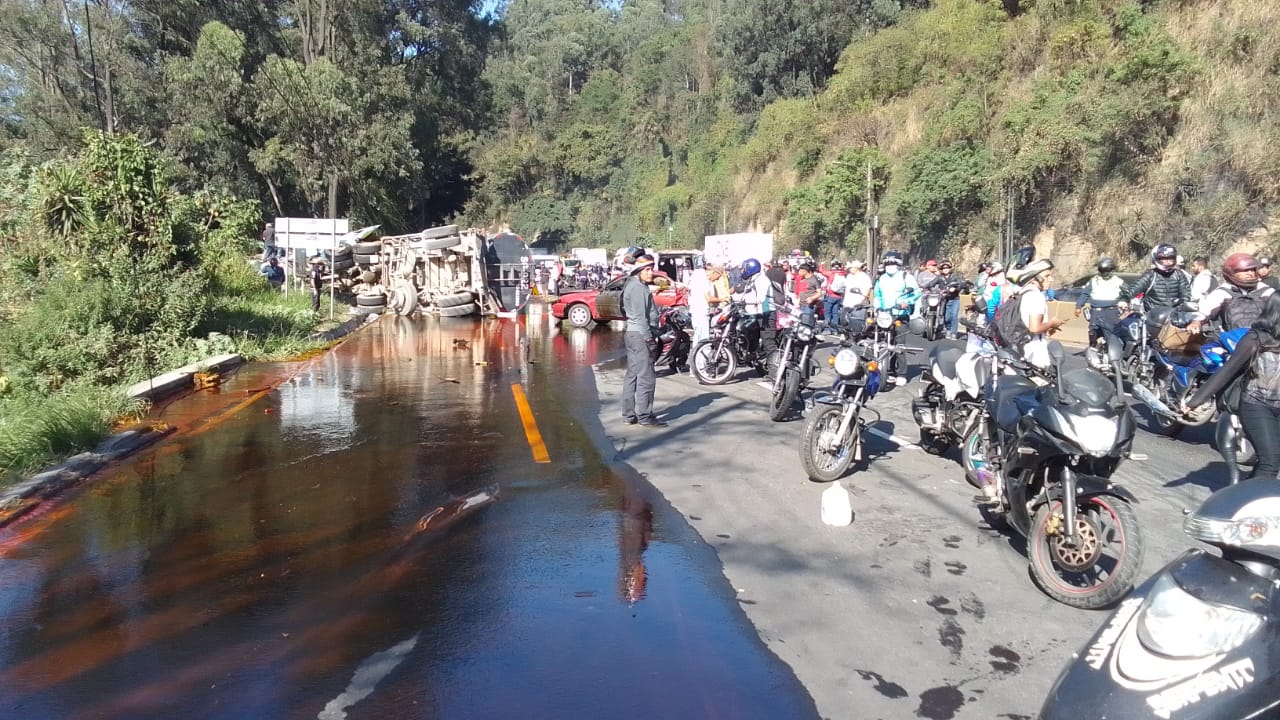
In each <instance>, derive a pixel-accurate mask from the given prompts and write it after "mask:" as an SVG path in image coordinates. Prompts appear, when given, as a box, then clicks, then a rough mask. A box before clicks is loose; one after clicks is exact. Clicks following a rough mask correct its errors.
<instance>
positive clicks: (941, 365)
mask: <svg viewBox="0 0 1280 720" xmlns="http://www.w3.org/2000/svg"><path fill="white" fill-rule="evenodd" d="M963 354H964V350H963V349H962V348H958V347H954V346H945V345H940V346H938V347H935V348H934V349H933V350H932V351H930V353H929V364H930V365H932V366H933V367H934V368H936V369H937V370H936V372H938V373H941V374H942V375H943V376H945V377H948V378H955V376H956V361H958V360H959V359H960V356H961V355H963Z"/></svg>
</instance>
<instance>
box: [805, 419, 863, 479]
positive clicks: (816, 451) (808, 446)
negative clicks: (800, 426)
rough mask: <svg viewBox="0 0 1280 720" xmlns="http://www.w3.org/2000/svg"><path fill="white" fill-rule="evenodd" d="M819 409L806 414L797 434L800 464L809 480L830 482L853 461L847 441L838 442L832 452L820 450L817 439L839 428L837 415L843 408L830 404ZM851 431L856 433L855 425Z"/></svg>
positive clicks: (838, 477)
mask: <svg viewBox="0 0 1280 720" xmlns="http://www.w3.org/2000/svg"><path fill="white" fill-rule="evenodd" d="M818 407H819V408H821V409H820V410H817V411H815V412H813V414H812V415H810V416H809V421H808V422H806V423H805V425H804V434H803V435H801V436H800V464H801V465H802V466H803V467H804V471H805V474H807V475H808V476H809V478H810V479H812V480H818V481H820V482H832V481H834V480H839V479H840V477H841V476H842V475H844V474H845V472H847V471H848V470H849V466H850V465H852V464H853V448H852V447H851V446H850V444H845V445H841V446H840V448H839V451H838V452H837V453H835V454H832V453H829V452H826V451H824V450H823V449H822V443H821V442H820V441H821V439H822V436H823V434H824V433H835V432H836V431H837V430H839V429H840V416H841V415H842V414H843V413H844V408H841V407H838V406H833V405H819V406H818ZM853 432H857V430H856V428H855V429H854V430H853Z"/></svg>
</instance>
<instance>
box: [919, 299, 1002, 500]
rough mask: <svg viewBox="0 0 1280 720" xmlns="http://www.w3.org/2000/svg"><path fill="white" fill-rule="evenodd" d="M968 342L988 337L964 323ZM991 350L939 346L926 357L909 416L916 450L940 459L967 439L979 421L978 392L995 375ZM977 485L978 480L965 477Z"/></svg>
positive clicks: (978, 346) (983, 330)
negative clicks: (917, 435) (915, 432)
mask: <svg viewBox="0 0 1280 720" xmlns="http://www.w3.org/2000/svg"><path fill="white" fill-rule="evenodd" d="M962 322H963V323H964V325H965V328H966V329H967V330H968V332H969V335H970V337H978V338H983V339H986V340H988V341H989V340H990V339H991V337H990V331H989V330H987V329H986V328H984V327H979V326H978V325H977V324H975V323H972V322H970V321H968V320H963V321H962ZM995 363H996V354H995V349H994V347H993V346H992V345H990V344H989V343H976V344H975V345H974V346H973V349H972V350H969V349H967V348H961V347H959V346H957V345H952V344H947V345H937V346H934V348H933V350H931V351H930V353H929V359H928V361H927V362H926V363H925V368H924V372H923V373H922V374H921V377H920V379H921V386H920V392H919V395H918V396H917V397H916V398H915V399H914V400H912V401H911V414H912V416H913V417H914V418H915V421H916V425H917V426H919V428H920V448H921V449H922V450H924V451H925V452H927V453H929V454H931V455H942V454H944V453H945V452H946V451H947V450H949V449H951V448H952V447H955V446H956V445H958V444H960V442H961V441H962V440H963V439H964V438H967V437H969V436H970V435H971V434H972V433H973V431H974V429H975V428H977V427H978V423H979V422H980V421H981V419H982V413H983V409H984V407H985V405H984V404H983V402H982V391H983V388H984V387H986V386H987V383H989V382H991V376H992V373H993V372H995V370H996V368H995ZM966 476H967V477H969V481H970V482H971V483H974V484H975V485H976V478H974V477H972V476H971V473H966Z"/></svg>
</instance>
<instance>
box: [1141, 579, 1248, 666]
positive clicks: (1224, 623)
mask: <svg viewBox="0 0 1280 720" xmlns="http://www.w3.org/2000/svg"><path fill="white" fill-rule="evenodd" d="M1260 627H1262V618H1261V617H1260V616H1258V615H1255V614H1253V613H1251V612H1246V611H1244V610H1239V609H1237V608H1232V607H1226V606H1223V605H1216V604H1213V603H1207V602H1205V601H1203V600H1201V599H1200V598H1198V597H1196V596H1194V595H1192V594H1191V593H1189V592H1187V591H1186V590H1183V589H1182V588H1181V587H1179V586H1178V582H1177V581H1176V580H1174V579H1173V578H1172V577H1171V576H1169V575H1161V576H1160V578H1159V579H1158V580H1156V582H1155V584H1154V585H1152V586H1151V593H1150V594H1149V595H1148V596H1147V600H1146V602H1145V604H1144V605H1143V608H1142V611H1141V612H1140V613H1139V614H1138V639H1139V640H1141V641H1142V644H1143V645H1145V646H1147V647H1148V648H1149V649H1151V650H1154V651H1155V652H1158V653H1160V654H1161V655H1166V656H1168V657H1174V658H1199V657H1206V656H1208V655H1214V654H1217V653H1225V652H1229V651H1231V650H1233V649H1235V648H1237V647H1240V645H1241V644H1243V643H1244V641H1246V640H1248V639H1249V636H1250V635H1253V633H1255V632H1257V630H1258V628H1260Z"/></svg>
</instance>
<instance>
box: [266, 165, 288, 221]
mask: <svg viewBox="0 0 1280 720" xmlns="http://www.w3.org/2000/svg"><path fill="white" fill-rule="evenodd" d="M263 179H264V180H266V181H267V190H270V191H271V204H273V205H275V206H276V217H280V216H281V215H284V208H282V207H280V193H278V192H276V184H275V183H274V182H272V181H271V178H270V177H267V176H266V175H263Z"/></svg>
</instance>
